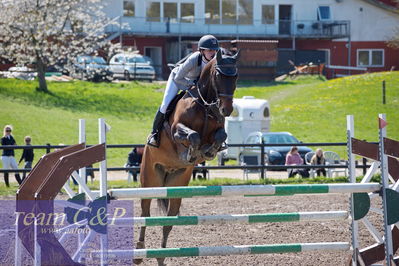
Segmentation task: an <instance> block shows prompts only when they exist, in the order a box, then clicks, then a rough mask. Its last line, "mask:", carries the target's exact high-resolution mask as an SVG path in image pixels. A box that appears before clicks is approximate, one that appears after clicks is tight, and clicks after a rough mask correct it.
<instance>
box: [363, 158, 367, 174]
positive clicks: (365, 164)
mask: <svg viewBox="0 0 399 266" xmlns="http://www.w3.org/2000/svg"><path fill="white" fill-rule="evenodd" d="M366 173H367V159H366V158H364V157H363V175H365V174H366Z"/></svg>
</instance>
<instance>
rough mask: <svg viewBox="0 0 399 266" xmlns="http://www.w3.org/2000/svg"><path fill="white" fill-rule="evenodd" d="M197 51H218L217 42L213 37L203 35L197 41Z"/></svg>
mask: <svg viewBox="0 0 399 266" xmlns="http://www.w3.org/2000/svg"><path fill="white" fill-rule="evenodd" d="M198 49H199V50H201V49H208V50H216V51H217V50H219V42H218V39H216V37H215V36H213V35H204V36H202V37H201V39H200V40H199V41H198Z"/></svg>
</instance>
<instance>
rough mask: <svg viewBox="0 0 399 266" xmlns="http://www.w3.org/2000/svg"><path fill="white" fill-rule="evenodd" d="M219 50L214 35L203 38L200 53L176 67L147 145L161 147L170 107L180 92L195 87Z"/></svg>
mask: <svg viewBox="0 0 399 266" xmlns="http://www.w3.org/2000/svg"><path fill="white" fill-rule="evenodd" d="M218 50H219V42H218V40H217V39H216V38H215V36H213V35H205V36H202V37H201V39H200V40H199V41H198V51H196V52H195V53H193V54H192V55H190V56H189V57H188V58H187V60H185V61H184V63H182V64H181V65H178V66H176V67H175V68H174V69H173V70H172V72H171V73H170V75H169V79H168V82H167V84H166V89H165V94H164V97H163V100H162V104H161V107H160V108H159V110H158V111H157V114H156V115H155V119H154V123H153V126H152V132H151V135H150V136H149V138H148V142H147V144H148V145H150V146H153V147H159V141H160V135H161V134H160V132H161V129H162V125H163V122H164V120H165V113H166V110H167V108H168V105H169V104H170V102H171V101H172V100H173V98H174V97H175V96H176V95H177V92H178V91H179V90H187V89H189V88H191V86H193V85H195V84H196V82H197V81H198V78H199V76H200V74H201V70H202V69H203V68H204V66H205V65H206V64H207V63H209V61H211V60H212V58H213V57H214V56H215V54H216V52H217V51H218Z"/></svg>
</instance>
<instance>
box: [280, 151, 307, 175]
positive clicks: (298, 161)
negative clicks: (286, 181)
mask: <svg viewBox="0 0 399 266" xmlns="http://www.w3.org/2000/svg"><path fill="white" fill-rule="evenodd" d="M285 165H303V159H302V158H301V155H299V153H298V147H297V146H292V148H291V150H290V151H289V152H288V153H287V156H286V157H285ZM296 174H299V175H301V176H302V177H309V171H308V170H307V169H288V177H294V176H295V175H296Z"/></svg>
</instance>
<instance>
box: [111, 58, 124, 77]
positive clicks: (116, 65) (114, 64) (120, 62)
mask: <svg viewBox="0 0 399 266" xmlns="http://www.w3.org/2000/svg"><path fill="white" fill-rule="evenodd" d="M124 64H125V58H124V56H122V55H120V54H119V55H115V56H114V57H112V58H111V61H110V62H109V67H110V70H111V72H112V73H113V75H114V76H117V77H122V76H123V72H124Z"/></svg>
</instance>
